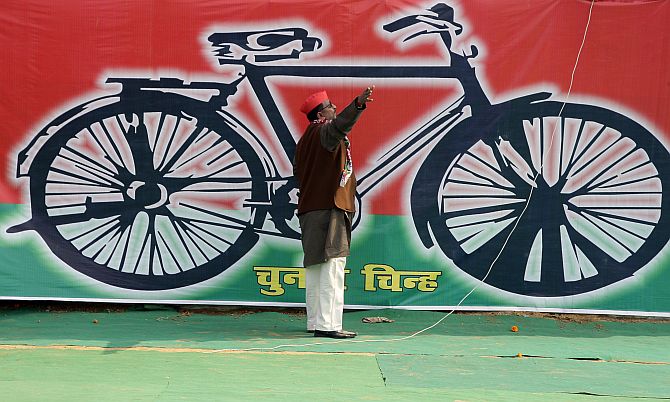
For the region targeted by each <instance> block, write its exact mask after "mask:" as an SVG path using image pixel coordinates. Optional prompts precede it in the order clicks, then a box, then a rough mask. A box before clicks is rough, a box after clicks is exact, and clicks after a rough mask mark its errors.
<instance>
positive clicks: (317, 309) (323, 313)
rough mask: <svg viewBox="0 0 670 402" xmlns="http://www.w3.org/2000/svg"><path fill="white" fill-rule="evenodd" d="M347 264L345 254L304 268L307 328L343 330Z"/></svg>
mask: <svg viewBox="0 0 670 402" xmlns="http://www.w3.org/2000/svg"><path fill="white" fill-rule="evenodd" d="M346 263H347V257H335V258H330V259H328V260H327V261H326V262H323V263H321V264H315V265H310V266H308V267H306V268H305V287H306V290H305V304H306V306H307V329H308V330H310V331H311V330H319V331H341V330H342V313H343V311H344V267H345V265H346Z"/></svg>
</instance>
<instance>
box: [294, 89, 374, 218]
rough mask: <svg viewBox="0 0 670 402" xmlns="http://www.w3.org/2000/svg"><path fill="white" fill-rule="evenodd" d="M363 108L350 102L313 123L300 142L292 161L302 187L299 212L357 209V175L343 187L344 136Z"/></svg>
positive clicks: (352, 176) (350, 210)
mask: <svg viewBox="0 0 670 402" xmlns="http://www.w3.org/2000/svg"><path fill="white" fill-rule="evenodd" d="M361 111H362V109H360V110H359V109H357V108H356V106H355V102H351V103H350V104H349V105H348V106H347V107H346V108H344V110H342V112H341V113H339V114H338V115H337V117H336V118H335V120H332V121H329V122H322V123H311V124H310V125H309V126H308V127H307V129H306V130H305V134H304V135H303V136H302V138H300V141H298V145H297V147H296V153H295V158H294V160H293V172H294V175H295V177H296V179H297V180H298V186H299V189H300V196H299V199H298V215H301V214H304V213H305V212H309V211H316V210H320V209H332V208H339V209H342V210H344V211H347V212H354V211H355V209H356V208H355V203H354V196H355V194H356V176H355V174H352V175H351V177H350V178H349V181H347V183H346V184H345V186H344V187H340V177H341V175H342V170H343V169H344V162H345V160H346V156H347V154H346V146H345V144H344V138H345V137H346V135H347V134H348V133H349V132H350V131H351V128H352V127H353V125H354V123H356V121H357V120H358V118H359V116H360V115H361Z"/></svg>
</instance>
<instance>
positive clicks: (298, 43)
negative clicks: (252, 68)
mask: <svg viewBox="0 0 670 402" xmlns="http://www.w3.org/2000/svg"><path fill="white" fill-rule="evenodd" d="M207 39H208V40H209V41H210V42H211V43H212V46H213V47H214V48H215V49H216V51H215V55H216V57H217V58H218V59H219V64H228V63H231V62H233V63H234V62H235V61H247V62H259V63H262V62H269V61H275V60H284V59H297V58H299V57H300V54H301V53H303V52H313V51H315V50H317V49H319V48H320V47H321V44H322V42H321V39H319V38H315V37H310V36H308V32H307V30H305V29H303V28H284V29H274V30H268V31H248V32H219V33H214V34H212V35H210V36H209V38H207Z"/></svg>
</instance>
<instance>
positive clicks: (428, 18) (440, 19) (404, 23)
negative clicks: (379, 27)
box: [383, 3, 463, 41]
mask: <svg viewBox="0 0 670 402" xmlns="http://www.w3.org/2000/svg"><path fill="white" fill-rule="evenodd" d="M428 11H431V12H432V13H433V14H417V15H410V16H407V17H402V18H400V19H397V20H395V21H393V22H390V23H388V24H386V25H384V26H383V28H384V30H385V31H387V32H396V31H400V30H403V29H406V28H409V27H411V26H414V25H417V24H425V25H428V26H429V27H430V29H429V30H424V31H421V32H417V33H414V34H412V35H410V36H409V37H407V38H405V40H404V41H407V40H410V39H412V38H415V37H417V36H419V35H425V34H431V33H443V32H454V34H455V35H459V34H460V33H461V32H462V31H463V26H462V25H461V24H459V23H457V22H454V9H453V8H451V7H450V6H448V5H446V4H444V3H438V4H436V5H434V6H433V7H431V8H429V9H428Z"/></svg>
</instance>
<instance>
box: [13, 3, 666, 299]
mask: <svg viewBox="0 0 670 402" xmlns="http://www.w3.org/2000/svg"><path fill="white" fill-rule="evenodd" d="M429 11H430V13H427V14H424V15H412V16H408V17H405V18H401V19H399V20H397V21H393V22H391V23H389V24H387V25H385V26H384V29H385V30H386V31H388V32H395V31H401V32H405V30H406V29H408V28H410V27H411V28H417V27H422V28H421V29H419V30H418V31H416V33H414V34H412V35H410V36H409V37H407V38H406V40H410V39H413V38H416V37H417V36H423V35H438V36H439V37H440V39H441V41H442V42H443V43H444V45H445V46H446V47H447V49H448V50H449V56H450V63H449V65H445V66H324V65H319V66H315V65H297V64H289V63H282V61H285V60H287V59H298V58H299V57H300V55H301V54H303V53H305V52H312V51H316V50H318V49H319V48H320V47H321V45H322V41H321V40H320V39H319V38H315V37H310V36H309V33H308V32H307V31H306V30H305V29H302V28H299V27H293V28H286V29H279V30H277V29H275V30H267V31H253V32H226V33H214V34H212V35H211V36H210V37H209V41H210V42H211V43H212V45H213V46H214V49H215V53H216V56H217V57H218V59H219V63H220V64H222V65H226V66H237V67H240V69H241V71H243V72H241V73H240V75H239V76H238V77H237V78H236V79H234V81H233V82H227V83H223V82H191V83H185V82H183V81H181V80H178V79H174V78H161V79H160V80H150V79H138V78H112V79H109V80H108V82H110V83H120V84H122V90H121V91H120V93H118V94H116V95H113V96H105V97H101V98H98V99H94V100H92V101H90V102H88V103H86V104H84V105H81V106H78V107H75V108H73V109H71V110H68V111H67V112H65V113H64V114H62V115H61V116H59V117H58V118H56V119H55V120H54V121H53V122H51V123H50V124H48V125H47V127H45V128H44V129H43V130H42V131H40V132H39V133H38V134H37V135H36V136H35V138H34V139H33V140H32V142H31V143H30V144H29V146H28V147H27V148H26V149H25V150H23V151H21V153H20V154H19V158H18V173H17V175H18V177H25V176H27V177H29V178H30V201H31V211H32V219H31V220H30V221H28V222H25V223H23V224H20V225H17V226H14V227H11V228H10V229H8V231H9V232H12V233H13V232H19V231H22V230H28V229H30V230H35V231H36V232H37V233H39V235H40V236H41V237H42V238H43V239H44V241H45V243H46V244H47V245H48V246H49V247H50V249H51V250H52V252H53V253H54V254H55V255H56V256H58V257H59V258H60V259H61V260H63V261H64V262H65V263H66V264H67V265H69V266H70V267H72V268H74V269H76V270H78V271H80V272H82V273H84V274H85V275H87V276H90V277H92V278H95V279H97V280H99V281H102V282H105V283H108V284H111V285H114V286H118V287H122V288H127V289H143V290H161V289H172V288H178V287H183V286H188V285H191V284H195V283H199V282H202V281H204V280H207V279H209V278H212V277H214V276H216V275H218V274H220V273H221V272H223V271H224V270H226V269H227V268H229V267H231V266H232V265H233V264H235V263H236V262H237V261H238V260H239V259H240V258H241V257H242V256H244V255H245V254H246V253H247V252H248V251H249V250H250V249H251V248H252V247H253V246H254V245H255V244H256V242H257V241H258V240H259V238H260V236H261V235H262V236H278V237H282V238H292V239H298V238H299V233H298V231H297V230H296V224H295V221H296V218H295V207H296V205H295V201H296V199H295V182H294V180H293V178H292V177H290V176H282V175H280V174H279V173H278V169H277V165H276V162H277V161H278V160H279V158H288V159H287V160H289V161H290V159H291V158H292V155H293V153H294V150H295V140H294V139H293V137H292V135H291V133H290V132H289V129H288V127H287V125H286V122H285V121H284V120H283V118H282V114H281V113H280V110H279V108H278V106H277V104H276V103H275V101H274V100H273V99H272V96H271V93H270V90H269V88H268V84H267V82H266V78H267V77H271V76H282V77H345V78H346V77H351V78H355V77H357V78H389V79H390V78H412V77H414V78H425V79H452V80H453V79H456V80H458V81H459V82H460V83H461V85H462V89H463V92H462V96H460V98H459V99H458V100H457V101H456V102H454V103H453V104H452V105H450V107H448V108H446V109H445V110H444V111H442V112H441V113H439V114H438V115H436V116H434V117H433V118H432V119H430V120H429V121H427V122H426V123H425V124H423V125H422V126H421V127H418V128H417V129H416V130H415V131H414V132H413V133H411V134H410V135H408V136H407V138H405V139H404V140H403V141H402V142H400V143H399V144H395V145H394V146H392V147H390V149H389V150H388V152H387V153H385V154H384V156H383V157H382V158H381V159H379V160H378V161H376V163H375V164H374V168H372V170H371V171H369V172H365V174H363V175H360V176H359V192H358V194H357V197H358V201H359V206H362V204H360V199H361V197H363V196H364V195H365V194H366V193H367V192H368V191H370V190H371V189H373V188H374V186H375V185H376V184H377V183H379V182H380V181H382V180H384V179H385V178H386V177H388V176H389V175H391V174H393V173H394V172H395V171H396V169H397V168H398V167H400V166H402V165H403V164H404V163H405V162H407V161H409V160H412V159H413V158H416V157H417V151H418V150H420V149H425V148H428V149H430V153H429V154H428V155H427V156H426V157H425V159H424V160H423V162H422V165H421V167H420V169H419V171H418V173H417V175H416V177H415V178H414V182H413V185H412V190H411V200H410V201H411V210H412V218H413V220H414V223H415V226H416V229H417V233H418V236H419V237H420V239H421V241H422V242H423V244H424V245H425V246H426V247H432V246H433V245H435V244H436V245H437V246H439V247H440V248H441V249H442V251H443V252H444V254H445V255H446V256H447V257H448V258H450V259H451V260H453V262H454V263H455V264H456V265H457V266H458V268H460V269H462V270H463V271H465V272H467V273H468V274H469V275H471V276H472V277H474V278H477V279H482V278H484V276H485V275H486V273H487V271H488V270H489V268H491V270H490V274H489V275H488V277H487V280H486V282H487V283H488V284H489V285H491V286H494V287H496V288H499V289H503V290H506V291H509V292H513V293H517V294H523V295H531V296H563V295H574V294H579V293H584V292H588V291H591V290H595V289H599V288H602V287H604V286H607V285H609V284H612V283H614V282H617V281H619V280H621V279H624V278H627V277H630V276H631V275H633V274H634V273H635V272H636V271H637V270H639V269H640V268H641V267H643V266H645V265H646V264H647V263H649V262H650V261H651V260H652V259H653V258H654V257H655V256H656V255H657V254H658V253H659V251H660V250H661V249H662V248H663V247H664V246H665V245H666V243H667V242H668V238H669V236H670V231H668V230H667V227H668V223H669V222H668V211H669V209H668V196H667V195H666V193H667V191H664V190H666V189H667V188H668V186H669V184H670V183H669V182H668V180H669V177H668V168H669V163H670V159H669V156H668V151H667V149H666V148H665V147H664V145H663V144H662V143H661V142H659V141H658V140H657V138H656V137H655V136H654V135H652V134H651V133H650V132H649V131H648V130H647V129H646V128H644V127H643V126H642V125H640V124H638V123H636V122H635V121H633V120H631V119H629V118H627V117H626V116H623V115H621V114H619V113H617V112H615V111H612V110H608V109H605V108H602V107H598V106H591V105H583V104H573V103H563V102H559V101H550V100H547V99H548V98H549V97H550V95H551V94H549V93H535V94H529V95H527V96H523V97H520V98H516V99H512V100H509V101H506V102H503V103H498V104H492V103H491V102H490V100H489V98H488V97H487V95H486V93H485V91H484V90H483V89H482V86H481V85H480V83H479V81H478V79H477V76H476V74H475V70H474V68H473V67H471V65H470V59H472V58H474V57H476V56H477V48H476V47H475V46H471V48H470V50H469V54H465V53H462V54H459V53H456V52H454V51H452V49H451V41H452V36H454V35H458V34H460V33H461V30H462V27H461V26H460V25H459V24H457V23H456V22H454V21H453V10H452V9H451V8H450V7H448V6H446V5H444V4H438V5H436V6H435V7H433V8H432V9H430V10H429ZM243 82H246V83H248V85H250V88H252V90H253V92H254V94H255V96H256V97H257V98H258V99H259V103H260V105H261V106H262V109H263V113H264V114H265V116H266V117H267V119H268V121H269V122H270V124H271V126H272V128H273V130H274V133H275V134H276V136H277V138H278V140H279V142H280V143H281V145H282V148H283V154H282V155H271V152H269V150H268V149H267V147H266V145H265V144H264V143H263V141H261V140H260V139H259V137H258V136H257V135H256V134H255V133H254V132H253V131H252V130H251V129H249V128H248V126H249V125H248V124H245V123H244V121H243V119H241V118H238V117H236V114H235V111H234V109H233V108H231V107H230V106H229V105H228V101H229V100H230V98H231V97H233V96H234V95H235V93H236V92H237V91H238V90H239V89H240V84H241V83H243ZM203 96H206V99H203ZM359 210H360V208H359ZM361 213H362V212H360V211H359V215H358V216H359V218H360V214H361ZM510 233H511V235H510ZM508 237H509V240H508V241H507V239H508ZM504 244H506V246H505V247H503V245H504ZM501 250H502V252H501ZM499 253H500V255H499V256H498V254H499ZM494 261H495V264H494Z"/></svg>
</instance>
